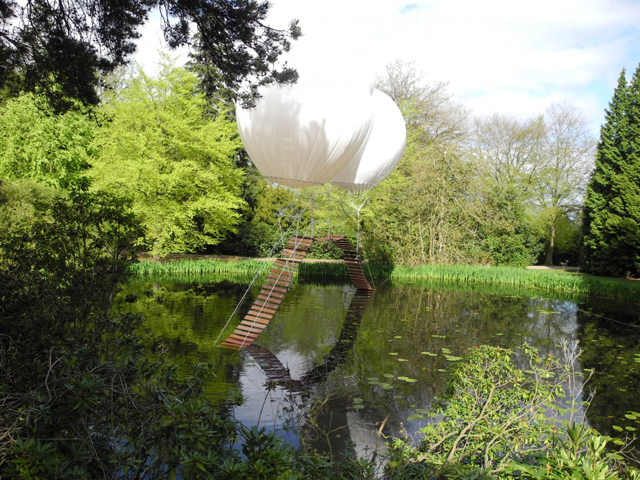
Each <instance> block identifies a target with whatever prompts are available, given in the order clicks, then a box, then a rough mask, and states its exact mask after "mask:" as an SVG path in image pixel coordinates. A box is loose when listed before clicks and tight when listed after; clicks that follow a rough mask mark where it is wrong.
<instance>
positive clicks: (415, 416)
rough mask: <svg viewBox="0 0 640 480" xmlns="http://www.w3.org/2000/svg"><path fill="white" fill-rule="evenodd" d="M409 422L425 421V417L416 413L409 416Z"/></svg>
mask: <svg viewBox="0 0 640 480" xmlns="http://www.w3.org/2000/svg"><path fill="white" fill-rule="evenodd" d="M407 420H408V421H410V422H417V421H418V420H424V416H423V415H420V414H417V413H415V414H413V415H409V416H408V417H407Z"/></svg>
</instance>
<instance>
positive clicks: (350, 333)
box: [245, 290, 373, 393]
mask: <svg viewBox="0 0 640 480" xmlns="http://www.w3.org/2000/svg"><path fill="white" fill-rule="evenodd" d="M372 295H373V291H371V290H358V291H356V294H355V296H354V297H353V299H352V300H351V304H350V305H349V309H348V310H347V316H346V318H345V321H344V325H343V326H342V330H341V331H340V335H339V336H338V339H337V340H336V343H335V345H334V347H333V348H332V349H331V351H330V352H329V353H328V354H327V355H326V356H325V357H324V361H323V363H322V364H320V365H318V366H317V367H315V368H313V369H312V370H309V371H308V372H307V373H305V374H304V375H302V377H300V379H299V380H294V379H292V378H291V374H290V372H289V369H288V368H286V367H285V366H284V365H282V363H281V362H280V360H279V359H278V357H276V356H275V355H274V354H273V353H271V352H270V351H269V350H267V349H266V348H263V347H260V346H258V345H255V344H252V345H248V346H247V347H246V348H245V351H246V352H247V353H249V354H250V355H251V356H252V357H253V358H254V359H255V360H256V361H257V362H258V364H259V365H260V368H261V369H262V371H263V372H264V373H265V374H266V376H267V379H269V380H272V381H275V382H276V383H277V384H278V385H280V386H281V387H283V388H284V389H286V390H288V391H290V392H293V393H296V392H301V391H303V390H306V389H307V388H309V387H310V386H312V385H314V384H316V383H319V382H321V381H323V380H326V378H327V376H328V375H329V374H330V373H331V372H332V371H334V370H335V369H336V368H338V367H339V366H341V365H342V364H343V363H344V362H345V360H346V358H347V354H348V353H349V351H350V350H351V349H352V348H353V345H354V343H355V341H356V337H357V335H358V327H359V326H360V321H361V320H362V315H363V313H364V310H365V308H366V307H367V304H368V303H369V299H370V298H371V296H372Z"/></svg>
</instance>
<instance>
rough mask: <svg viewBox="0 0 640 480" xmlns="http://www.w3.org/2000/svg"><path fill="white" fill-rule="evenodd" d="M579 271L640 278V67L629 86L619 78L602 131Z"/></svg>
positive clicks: (585, 220) (585, 215)
mask: <svg viewBox="0 0 640 480" xmlns="http://www.w3.org/2000/svg"><path fill="white" fill-rule="evenodd" d="M583 267H584V268H585V270H586V271H588V272H590V273H594V274H598V275H610V276H616V277H621V276H627V275H631V276H634V277H638V276H640V65H639V66H638V69H637V70H636V72H635V74H634V76H633V79H632V80H631V82H627V81H626V77H625V72H624V70H623V71H622V73H621V74H620V78H619V80H618V86H617V88H616V90H615V92H614V94H613V98H612V100H611V103H610V104H609V108H608V110H607V112H606V117H605V123H604V125H603V126H602V128H601V131H600V141H599V143H598V150H597V154H596V164H595V170H594V172H593V175H592V177H591V181H590V183H589V186H588V188H587V196H586V199H585V204H584V241H583Z"/></svg>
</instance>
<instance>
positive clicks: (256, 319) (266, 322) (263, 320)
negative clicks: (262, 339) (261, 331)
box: [244, 314, 271, 325]
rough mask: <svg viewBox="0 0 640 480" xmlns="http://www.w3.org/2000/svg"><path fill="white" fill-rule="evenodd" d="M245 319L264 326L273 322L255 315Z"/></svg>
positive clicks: (246, 316) (247, 316)
mask: <svg viewBox="0 0 640 480" xmlns="http://www.w3.org/2000/svg"><path fill="white" fill-rule="evenodd" d="M244 319H245V320H246V321H250V322H256V323H261V324H263V325H269V322H270V321H271V320H267V319H266V318H260V317H256V316H254V315H249V314H247V315H245V316H244Z"/></svg>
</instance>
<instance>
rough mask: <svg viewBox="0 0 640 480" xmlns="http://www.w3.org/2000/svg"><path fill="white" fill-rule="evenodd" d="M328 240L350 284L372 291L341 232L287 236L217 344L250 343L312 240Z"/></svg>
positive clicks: (275, 308)
mask: <svg viewBox="0 0 640 480" xmlns="http://www.w3.org/2000/svg"><path fill="white" fill-rule="evenodd" d="M327 241H331V242H333V243H334V245H336V246H337V247H338V248H340V249H341V250H342V252H343V259H344V263H345V265H346V266H347V272H348V273H349V278H350V279H351V282H352V283H353V285H354V286H355V287H356V288H357V289H358V290H359V291H360V290H363V291H373V288H372V287H371V285H369V282H368V281H367V277H366V276H365V274H364V271H363V270H362V262H361V261H360V257H359V256H358V252H357V251H356V249H355V248H354V246H353V245H351V242H349V240H348V239H347V238H346V237H344V236H342V235H331V236H328V237H322V238H312V237H297V236H294V237H291V239H290V240H289V242H288V243H287V245H286V246H285V247H284V249H283V250H282V254H281V255H280V257H278V259H277V260H276V261H275V263H274V265H273V267H272V268H271V269H270V270H269V273H268V275H267V278H266V280H265V282H264V285H262V288H261V289H260V292H259V293H258V296H257V297H256V299H255V300H254V302H253V305H251V308H250V309H249V312H248V313H247V314H246V315H245V316H244V319H243V320H242V321H241V322H240V325H238V327H237V328H236V329H235V330H234V331H233V333H232V334H231V335H229V336H228V337H227V338H226V339H225V340H224V341H223V342H222V343H220V344H219V345H218V346H220V347H224V348H231V349H234V350H238V349H240V348H243V347H246V346H248V345H251V344H252V343H253V342H254V341H255V340H256V339H257V338H258V337H259V336H260V334H261V333H262V332H263V330H264V329H265V328H267V325H269V322H270V321H271V319H272V318H273V317H274V315H275V314H276V312H277V311H278V307H280V303H281V302H282V300H283V299H284V296H285V294H286V293H287V291H289V288H290V287H291V282H292V281H293V276H294V274H295V272H296V270H297V269H298V266H299V265H300V263H302V260H303V259H304V257H306V256H307V253H308V252H309V248H310V247H311V245H312V244H313V242H327Z"/></svg>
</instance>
